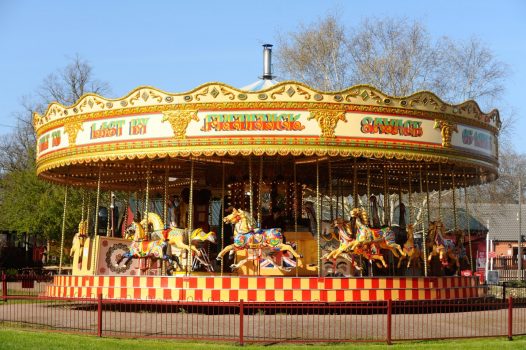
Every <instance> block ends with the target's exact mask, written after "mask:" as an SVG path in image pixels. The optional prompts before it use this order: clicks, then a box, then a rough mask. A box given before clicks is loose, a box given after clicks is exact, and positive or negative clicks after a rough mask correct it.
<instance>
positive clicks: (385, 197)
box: [384, 164, 391, 226]
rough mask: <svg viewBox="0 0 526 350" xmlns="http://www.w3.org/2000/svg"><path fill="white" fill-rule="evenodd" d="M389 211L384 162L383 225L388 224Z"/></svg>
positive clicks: (385, 165)
mask: <svg viewBox="0 0 526 350" xmlns="http://www.w3.org/2000/svg"><path fill="white" fill-rule="evenodd" d="M390 216H391V213H390V211H389V188H388V187H387V164H384V225H385V226H389V222H390Z"/></svg>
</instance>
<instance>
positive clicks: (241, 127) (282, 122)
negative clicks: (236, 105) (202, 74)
mask: <svg viewBox="0 0 526 350" xmlns="http://www.w3.org/2000/svg"><path fill="white" fill-rule="evenodd" d="M300 117H301V114H294V113H247V114H245V113H229V114H226V113H225V114H223V113H218V114H207V115H206V116H205V118H204V119H203V126H202V127H201V131H204V132H209V131H300V130H303V129H305V126H304V125H303V124H302V123H301V122H300V121H299V119H300Z"/></svg>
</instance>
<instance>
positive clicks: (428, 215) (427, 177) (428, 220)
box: [424, 166, 431, 277]
mask: <svg viewBox="0 0 526 350" xmlns="http://www.w3.org/2000/svg"><path fill="white" fill-rule="evenodd" d="M426 170H427V171H426V200H427V202H426V205H427V227H428V229H429V224H430V221H431V219H430V211H429V207H430V204H429V176H428V174H429V166H428V167H427V169H426ZM424 244H425V242H424ZM424 259H426V260H425V261H427V255H424ZM425 267H427V264H426V265H425ZM424 276H426V277H427V269H426V270H425V271H424Z"/></svg>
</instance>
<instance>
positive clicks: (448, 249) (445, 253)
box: [426, 220, 460, 270]
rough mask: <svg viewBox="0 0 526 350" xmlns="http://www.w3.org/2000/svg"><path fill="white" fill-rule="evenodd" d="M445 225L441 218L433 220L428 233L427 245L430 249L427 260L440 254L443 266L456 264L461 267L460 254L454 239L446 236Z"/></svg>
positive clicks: (455, 265) (439, 257)
mask: <svg viewBox="0 0 526 350" xmlns="http://www.w3.org/2000/svg"><path fill="white" fill-rule="evenodd" d="M444 236H445V227H444V224H443V223H442V221H441V220H437V221H431V222H430V224H429V233H428V235H427V242H426V247H427V248H428V249H429V255H428V257H427V261H428V262H431V260H432V259H433V257H435V256H438V259H439V260H440V263H441V264H442V266H443V267H450V266H454V267H455V268H456V270H458V269H459V268H460V261H459V258H458V256H459V254H458V253H457V247H456V244H455V241H454V239H451V238H445V237H444Z"/></svg>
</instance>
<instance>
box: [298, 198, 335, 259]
mask: <svg viewBox="0 0 526 350" xmlns="http://www.w3.org/2000/svg"><path fill="white" fill-rule="evenodd" d="M303 208H304V210H305V213H307V218H308V219H309V226H310V227H309V228H310V230H311V233H312V235H313V236H314V237H317V236H318V234H317V232H318V227H317V220H316V210H315V209H314V203H312V202H305V203H304V205H303ZM320 228H321V235H320V250H321V252H322V255H324V254H329V253H330V252H332V251H333V250H334V249H336V248H337V247H338V241H339V237H338V235H337V233H335V229H334V226H333V224H332V223H331V222H330V221H320Z"/></svg>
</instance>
